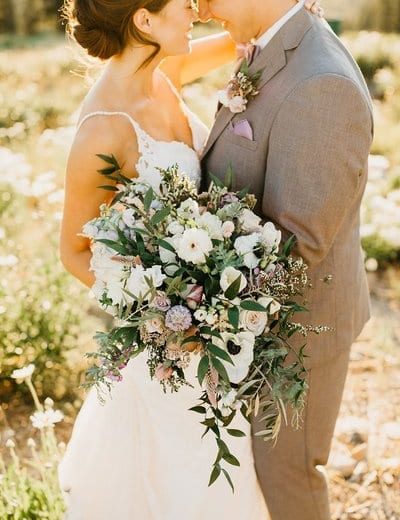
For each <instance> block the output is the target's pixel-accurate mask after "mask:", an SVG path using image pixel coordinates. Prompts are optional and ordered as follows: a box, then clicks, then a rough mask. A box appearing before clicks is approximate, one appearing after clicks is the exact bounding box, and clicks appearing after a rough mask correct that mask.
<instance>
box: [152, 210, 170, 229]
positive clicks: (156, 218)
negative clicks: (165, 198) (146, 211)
mask: <svg viewBox="0 0 400 520" xmlns="http://www.w3.org/2000/svg"><path fill="white" fill-rule="evenodd" d="M170 212H171V210H170V209H169V208H163V209H160V211H157V213H155V215H153V217H151V220H150V222H151V223H152V224H153V226H156V225H157V224H159V223H160V222H162V221H163V220H165V219H166V218H167V217H168V215H169V214H170Z"/></svg>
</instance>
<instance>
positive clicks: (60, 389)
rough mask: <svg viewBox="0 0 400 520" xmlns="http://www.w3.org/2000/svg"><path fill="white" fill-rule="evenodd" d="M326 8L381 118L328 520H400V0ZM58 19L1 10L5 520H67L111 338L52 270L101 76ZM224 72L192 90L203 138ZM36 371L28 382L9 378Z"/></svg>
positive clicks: (0, 390) (58, 270)
mask: <svg viewBox="0 0 400 520" xmlns="http://www.w3.org/2000/svg"><path fill="white" fill-rule="evenodd" d="M260 1H261V0H260ZM323 5H324V8H325V11H326V17H327V18H328V19H329V21H330V23H331V25H332V27H333V28H334V30H335V31H336V32H337V33H338V34H339V35H340V37H341V38H342V40H343V41H344V43H345V44H346V45H347V46H348V47H349V49H350V50H351V52H352V53H353V55H354V56H355V58H356V59H357V61H358V63H359V65H360V67H361V69H362V72H363V73H364V76H365V78H366V80H367V83H368V86H369V88H370V91H371V95H372V96H373V98H374V105H375V118H376V135H375V140H374V143H373V147H372V152H371V153H372V155H371V157H370V175H369V183H368V187H367V191H366V194H365V198H364V203H363V208H362V219H363V222H362V237H363V248H364V251H365V266H366V269H367V271H368V276H369V282H370V288H371V295H372V304H373V318H372V320H371V322H370V323H369V325H368V326H367V328H366V330H365V331H364V333H363V335H362V337H361V338H360V340H359V341H358V342H357V343H356V344H355V346H354V348H353V354H352V360H351V366H350V372H349V378H348V382H347V386H346V392H345V398H344V402H343V405H342V409H341V415H340V419H339V422H338V426H337V431H336V435H335V440H334V444H333V450H332V456H331V460H330V463H329V468H328V473H329V477H330V490H331V494H332V504H333V516H332V518H333V519H334V520H338V519H343V520H344V519H346V520H350V519H354V520H381V519H382V520H383V519H387V520H396V519H397V520H398V519H399V518H400V483H399V475H400V422H399V421H400V419H399V416H400V355H399V345H400V327H399V323H400V310H399V308H400V303H399V302H400V269H399V260H400V94H399V93H400V0H352V1H351V2H349V1H348V0H325V2H324V4H323ZM59 7H60V2H59V1H58V0H0V214H1V222H0V343H1V350H0V352H1V354H0V404H1V408H0V519H1V520H3V519H37V518H49V519H59V518H60V519H61V517H62V509H63V503H62V499H61V497H60V495H59V491H58V487H57V483H56V474H55V468H56V465H57V460H58V459H59V457H60V455H61V453H62V450H63V449H64V444H63V443H64V442H66V441H67V440H68V438H69V435H70V431H71V427H72V425H73V421H74V417H75V416H76V413H77V411H78V410H79V407H80V406H81V403H82V399H83V397H84V394H83V391H82V389H81V388H79V385H80V383H81V382H82V380H83V373H84V369H85V366H86V360H85V358H84V353H85V352H87V351H90V350H93V349H94V348H95V342H94V340H93V339H92V336H93V334H94V332H95V331H96V330H101V329H102V328H104V327H106V326H107V325H109V323H108V322H107V317H106V316H105V315H104V314H103V313H101V312H100V311H98V309H97V307H96V305H95V304H94V301H93V300H91V299H90V298H89V297H88V291H87V290H86V288H85V287H84V286H82V285H81V284H80V283H79V282H78V281H76V280H74V279H73V278H72V277H71V276H70V275H69V274H67V273H66V272H65V271H64V269H63V267H62V265H61V264H60V262H59V259H58V233H59V225H60V218H61V212H62V204H63V176H64V168H65V161H66V156H67V153H68V148H69V145H70V143H71V140H72V138H73V135H74V124H75V122H76V119H77V115H78V109H79V104H80V102H81V100H82V99H83V97H84V95H85V93H86V92H87V89H88V88H89V86H90V79H91V78H93V77H95V75H96V70H97V69H96V67H93V68H90V69H89V70H87V68H86V66H85V65H84V64H83V63H82V61H80V60H79V59H78V58H79V54H78V52H77V50H76V48H75V47H74V46H73V45H72V44H70V43H68V42H66V40H65V38H64V36H63V27H62V26H61V25H60V23H59V18H58V16H57V14H56V13H57V9H58V8H59ZM215 30H218V28H217V27H215V26H212V25H210V26H207V27H204V26H198V27H196V30H195V31H196V35H197V36H198V35H201V34H205V33H209V32H212V31H215ZM230 69H231V67H230V66H227V67H224V68H222V69H221V70H218V71H216V72H214V73H212V74H210V75H209V76H208V77H207V78H204V79H203V80H201V81H198V82H196V83H194V84H192V85H190V86H188V87H186V88H185V91H184V96H185V99H186V100H187V102H188V103H189V104H190V106H191V107H192V108H193V109H194V110H195V111H196V112H197V113H198V114H199V115H200V117H202V119H203V120H204V121H205V122H206V123H207V124H209V125H210V124H211V122H212V118H213V114H214V112H215V106H216V102H215V99H216V97H215V93H216V90H217V89H218V88H219V87H221V86H222V85H223V84H224V83H225V81H226V79H227V77H228V76H229V73H230ZM210 100H212V101H210ZM29 364H33V365H34V367H35V368H34V372H33V374H32V375H31V376H29V370H28V372H27V373H26V374H25V376H26V377H25V378H22V379H21V378H16V375H18V374H15V373H14V377H12V374H13V371H14V370H15V369H19V368H22V367H26V366H28V365H29ZM32 370H33V367H31V369H30V372H31V371H32ZM20 375H21V374H20ZM22 376H24V374H22ZM31 382H33V386H32V384H31ZM29 387H30V389H29ZM34 388H35V389H36V390H34ZM32 392H33V393H35V392H37V394H38V395H37V397H36V396H35V399H36V405H35V404H34V400H33V397H32ZM46 398H50V399H47V401H46V404H45V405H44V408H43V410H37V408H40V407H41V406H43V403H44V400H45V399H46ZM53 401H54V403H53ZM35 410H36V412H35ZM56 410H60V411H61V412H62V414H63V419H62V417H61V414H60V413H57V412H56ZM34 413H36V416H35V417H33V419H34V421H32V419H31V417H32V416H33V414H34ZM40 414H42V415H40ZM46 414H47V415H46ZM35 419H36V420H35ZM56 422H57V424H56V425H55V427H54V428H53V426H52V424H53V423H56ZM188 520H189V519H188ZM288 520H294V519H288Z"/></svg>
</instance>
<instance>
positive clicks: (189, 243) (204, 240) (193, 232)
mask: <svg viewBox="0 0 400 520" xmlns="http://www.w3.org/2000/svg"><path fill="white" fill-rule="evenodd" d="M212 248H213V245H212V242H211V238H210V236H209V234H208V233H207V232H206V231H205V230H204V229H187V230H186V231H185V232H184V233H183V235H182V237H181V238H180V239H179V245H178V250H177V252H178V256H179V257H180V258H182V260H185V261H186V262H191V263H193V264H204V263H205V261H206V256H207V255H208V254H209V253H210V251H211V250H212Z"/></svg>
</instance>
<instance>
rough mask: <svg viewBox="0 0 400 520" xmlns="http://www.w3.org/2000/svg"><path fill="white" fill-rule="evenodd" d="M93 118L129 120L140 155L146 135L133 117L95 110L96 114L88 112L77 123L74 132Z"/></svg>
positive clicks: (120, 113) (123, 113) (122, 113)
mask: <svg viewBox="0 0 400 520" xmlns="http://www.w3.org/2000/svg"><path fill="white" fill-rule="evenodd" d="M94 116H124V117H126V118H127V119H128V120H129V122H130V123H131V125H132V126H133V129H134V130H135V132H136V135H137V138H138V149H139V152H140V153H142V150H143V140H145V137H146V135H147V134H146V132H144V130H142V128H141V127H140V125H139V123H137V122H136V121H135V120H134V119H133V117H132V116H130V115H129V114H127V113H126V112H107V111H104V110H97V111H96V112H90V113H89V114H86V115H85V116H84V117H83V118H82V119H81V121H80V122H79V124H78V126H77V128H76V131H77V132H78V130H79V129H80V128H81V126H82V125H83V123H84V122H85V121H87V120H88V119H90V118H91V117H94Z"/></svg>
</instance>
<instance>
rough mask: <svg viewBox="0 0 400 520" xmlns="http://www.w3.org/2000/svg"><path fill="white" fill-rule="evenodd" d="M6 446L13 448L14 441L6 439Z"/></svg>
mask: <svg viewBox="0 0 400 520" xmlns="http://www.w3.org/2000/svg"><path fill="white" fill-rule="evenodd" d="M6 448H15V442H14V441H13V440H12V439H7V442H6Z"/></svg>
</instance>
